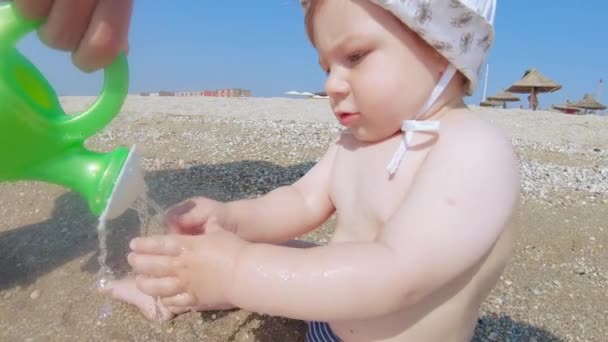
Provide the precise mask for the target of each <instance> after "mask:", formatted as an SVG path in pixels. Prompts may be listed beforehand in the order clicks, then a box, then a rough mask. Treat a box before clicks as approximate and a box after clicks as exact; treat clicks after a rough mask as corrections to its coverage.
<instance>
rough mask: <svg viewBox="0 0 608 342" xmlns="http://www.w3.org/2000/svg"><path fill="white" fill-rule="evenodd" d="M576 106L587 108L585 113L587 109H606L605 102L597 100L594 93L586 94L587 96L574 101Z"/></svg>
mask: <svg viewBox="0 0 608 342" xmlns="http://www.w3.org/2000/svg"><path fill="white" fill-rule="evenodd" d="M572 105H573V106H574V107H577V108H582V109H584V110H585V113H587V110H589V109H591V110H604V109H606V106H604V105H603V104H601V103H599V102H597V100H596V99H595V98H593V95H591V94H585V96H584V97H583V99H582V100H580V101H578V102H576V103H573V104H572Z"/></svg>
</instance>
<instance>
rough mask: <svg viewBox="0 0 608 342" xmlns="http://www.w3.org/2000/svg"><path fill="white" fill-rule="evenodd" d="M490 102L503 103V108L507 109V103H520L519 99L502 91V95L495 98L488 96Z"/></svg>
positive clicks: (496, 95)
mask: <svg viewBox="0 0 608 342" xmlns="http://www.w3.org/2000/svg"><path fill="white" fill-rule="evenodd" d="M488 100H489V101H497V102H502V106H503V108H507V102H518V101H519V97H517V96H515V95H513V94H511V93H510V92H508V91H501V92H500V93H498V94H495V95H493V96H488Z"/></svg>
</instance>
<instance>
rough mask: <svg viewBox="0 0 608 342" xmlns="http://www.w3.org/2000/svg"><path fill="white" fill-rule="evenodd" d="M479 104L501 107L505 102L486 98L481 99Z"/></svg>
mask: <svg viewBox="0 0 608 342" xmlns="http://www.w3.org/2000/svg"><path fill="white" fill-rule="evenodd" d="M479 105H480V106H481V107H501V106H503V105H504V102H500V101H492V100H485V101H481V103H480V104H479Z"/></svg>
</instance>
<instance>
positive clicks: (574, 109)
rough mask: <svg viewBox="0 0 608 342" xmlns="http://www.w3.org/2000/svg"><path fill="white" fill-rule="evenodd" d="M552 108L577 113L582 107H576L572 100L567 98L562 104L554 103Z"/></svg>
mask: <svg viewBox="0 0 608 342" xmlns="http://www.w3.org/2000/svg"><path fill="white" fill-rule="evenodd" d="M551 108H553V109H557V110H558V111H560V112H562V113H566V114H575V113H578V112H580V111H581V110H582V109H580V108H577V107H575V106H574V105H573V104H572V102H570V101H568V100H566V102H565V103H563V104H560V105H553V106H551Z"/></svg>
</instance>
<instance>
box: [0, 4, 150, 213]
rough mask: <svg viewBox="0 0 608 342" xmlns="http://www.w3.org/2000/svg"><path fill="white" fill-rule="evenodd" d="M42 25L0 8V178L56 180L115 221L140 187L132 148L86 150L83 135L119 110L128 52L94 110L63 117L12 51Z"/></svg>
mask: <svg viewBox="0 0 608 342" xmlns="http://www.w3.org/2000/svg"><path fill="white" fill-rule="evenodd" d="M39 25H40V22H34V21H28V20H26V19H24V18H23V17H21V15H20V14H19V13H18V12H17V10H16V9H15V7H14V5H13V4H12V3H10V2H9V3H5V4H2V5H0V182H10V181H19V180H32V181H42V182H46V183H53V184H57V185H60V186H63V187H66V188H69V189H71V190H73V191H75V192H78V193H80V194H81V195H82V196H83V197H84V198H85V199H86V201H87V203H88V205H89V208H90V210H91V212H92V213H93V214H94V215H96V216H100V218H108V219H111V218H115V217H117V216H119V215H120V214H122V213H123V212H124V211H125V210H127V209H128V208H129V206H130V205H131V203H132V202H133V201H134V200H135V199H136V198H137V197H138V196H139V195H140V194H141V193H143V192H144V191H145V183H144V180H143V176H142V174H141V168H140V163H139V157H138V155H137V153H136V150H135V148H134V147H133V148H131V149H129V148H127V147H119V148H116V149H115V150H114V151H112V152H109V153H98V152H93V151H90V150H87V149H86V148H85V147H84V142H85V140H86V139H87V138H89V137H91V136H92V135H94V134H95V133H97V132H99V131H100V130H102V129H103V128H104V127H105V126H106V125H108V124H109V123H110V122H111V121H112V119H114V117H115V116H116V115H117V114H118V112H119V111H120V108H121V106H122V104H123V102H124V100H125V97H126V95H127V92H128V83H129V80H128V73H129V71H128V65H127V60H126V57H125V56H124V54H123V55H121V56H119V57H118V58H117V59H116V60H115V61H114V62H113V63H112V64H111V65H110V66H108V67H107V68H106V69H105V70H104V78H105V79H104V85H103V90H102V93H101V94H100V96H99V97H98V99H97V101H96V102H95V103H94V104H93V105H92V107H91V108H90V109H89V110H87V111H85V112H83V113H79V114H75V115H67V114H66V113H65V112H64V111H63V109H62V107H61V105H60V103H59V99H58V98H57V95H56V94H55V91H54V90H53V88H52V87H51V86H50V85H49V83H48V81H47V80H46V79H45V78H44V76H42V74H41V73H40V71H39V70H38V69H36V67H35V66H34V65H33V64H32V63H31V62H30V61H29V60H27V59H26V58H25V57H24V56H23V55H22V54H20V53H19V51H18V50H17V49H16V44H17V43H18V41H19V40H20V39H21V38H23V36H25V35H26V34H28V33H30V32H31V31H33V30H35V29H36V28H37V27H38V26H39Z"/></svg>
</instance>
